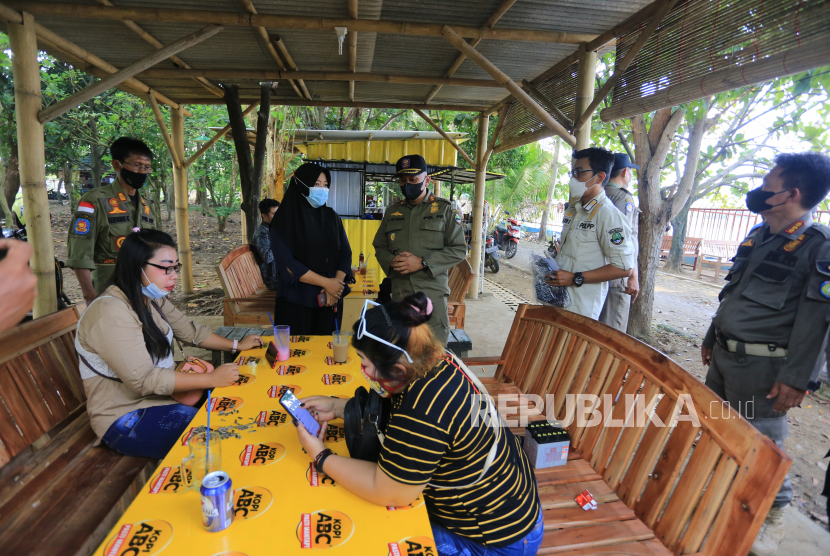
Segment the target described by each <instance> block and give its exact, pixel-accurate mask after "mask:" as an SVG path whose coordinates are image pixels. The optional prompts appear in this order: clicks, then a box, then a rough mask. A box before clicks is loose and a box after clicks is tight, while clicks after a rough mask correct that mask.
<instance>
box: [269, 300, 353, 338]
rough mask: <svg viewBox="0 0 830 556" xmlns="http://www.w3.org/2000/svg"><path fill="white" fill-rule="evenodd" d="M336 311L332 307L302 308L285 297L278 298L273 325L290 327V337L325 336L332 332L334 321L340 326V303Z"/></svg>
mask: <svg viewBox="0 0 830 556" xmlns="http://www.w3.org/2000/svg"><path fill="white" fill-rule="evenodd" d="M336 306H337V311H338V312H336V313H335V312H334V309H333V308H332V307H304V306H302V305H298V304H296V303H292V302H291V301H288V299H287V298H285V297H278V298H277V301H276V303H275V306H274V324H275V325H281V324H282V325H288V326H290V327H291V335H292V336H326V335H330V334H332V333H333V332H334V328H335V319H337V326H339V325H340V315H341V314H342V312H343V310H342V303H338V304H337V305H336Z"/></svg>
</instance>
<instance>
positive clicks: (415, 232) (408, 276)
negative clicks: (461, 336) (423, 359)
mask: <svg viewBox="0 0 830 556" xmlns="http://www.w3.org/2000/svg"><path fill="white" fill-rule="evenodd" d="M396 176H397V177H398V181H399V183H400V187H401V192H402V193H403V196H404V199H405V200H403V201H400V202H399V203H395V204H392V205H390V206H389V207H388V208H387V209H386V213H385V214H384V215H383V222H381V224H380V228H379V229H378V232H377V234H376V235H375V239H374V241H372V245H373V246H374V248H375V256H376V257H377V258H378V262H379V263H380V265H381V268H383V269H384V270H385V271H386V274H387V275H388V276H389V278H390V279H391V282H392V299H393V300H394V301H400V300H402V299H403V298H404V297H406V296H407V295H410V294H413V293H415V292H419V291H420V292H424V294H426V296H427V297H429V298H430V299H431V300H432V304H433V307H434V309H433V313H432V318H430V319H429V326H430V328H431V329H432V332H433V334H434V335H435V337H436V338H437V339H438V341H440V342H441V343H443V344H445V345H446V343H447V339H448V337H449V332H450V321H449V316H448V315H447V296H448V295H449V293H450V287H449V269H451V268H452V267H454V266H455V265H457V264H458V263H460V262H461V261H462V260H463V259H464V257H465V256H466V255H467V244H466V242H465V241H464V231H463V229H462V228H461V219H460V217H458V215H457V213H455V212H454V211H453V210H452V206H451V205H450V202H449V201H447V200H446V199H442V198H440V197H436V196H435V195H432V194H430V191H429V189H428V187H429V183H430V179H431V178H430V177H429V176H427V164H426V161H425V160H424V159H423V157H421V156H420V155H407V156H405V157H403V158H401V159H400V160H398V162H397V164H396Z"/></svg>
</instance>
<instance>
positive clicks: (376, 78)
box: [141, 68, 501, 89]
mask: <svg viewBox="0 0 830 556" xmlns="http://www.w3.org/2000/svg"><path fill="white" fill-rule="evenodd" d="M194 76H198V77H208V78H211V79H250V80H253V81H277V80H282V79H296V80H300V79H308V80H309V81H372V82H376V83H407V84H413V85H436V84H440V85H451V86H458V87H491V88H496V89H498V88H501V85H499V84H498V83H497V82H496V81H493V80H492V79H467V78H459V77H423V76H419V75H390V74H380V73H363V72H360V73H349V72H323V71H319V72H318V71H272V70H240V69H233V68H226V69H222V68H213V69H178V68H158V69H149V70H147V71H145V72H143V73H142V74H141V77H143V78H145V79H182V78H188V77H194Z"/></svg>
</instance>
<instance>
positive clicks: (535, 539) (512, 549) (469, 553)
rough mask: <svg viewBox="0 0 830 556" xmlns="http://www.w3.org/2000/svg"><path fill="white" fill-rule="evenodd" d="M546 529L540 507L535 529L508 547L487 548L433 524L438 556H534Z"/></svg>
mask: <svg viewBox="0 0 830 556" xmlns="http://www.w3.org/2000/svg"><path fill="white" fill-rule="evenodd" d="M544 528H545V522H544V520H543V519H542V509H541V507H540V508H539V519H537V520H536V525H535V526H534V527H533V529H532V530H531V531H530V532H529V533H528V534H527V535H525V536H524V538H521V539H519V540H517V541H516V542H514V543H513V544H508V545H507V546H485V545H483V544H479V543H477V542H475V541H472V540H470V539H468V538H466V537H462V536H461V535H459V534H457V533H453V532H452V531H450V530H449V529H447V528H446V527H442V526H441V525H437V524H435V523H432V537H433V540H435V547H436V548H437V549H438V556H534V555H535V554H536V552H537V551H538V550H539V546H540V545H541V544H542V534H543V533H544Z"/></svg>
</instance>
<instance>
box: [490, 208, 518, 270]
mask: <svg viewBox="0 0 830 556" xmlns="http://www.w3.org/2000/svg"><path fill="white" fill-rule="evenodd" d="M504 213H505V214H506V215H507V217H508V218H507V227H506V228H505V227H504V226H496V231H495V234H494V236H495V243H496V246H497V247H498V248H499V249H501V250H502V251H504V256H505V257H507V258H508V259H512V258H513V257H515V256H516V251H518V250H519V239H520V238H521V230H522V229H521V227H520V226H519V222H518V221H517V220H516V219H515V218H512V217H511V216H510V213H509V212H508V211H504Z"/></svg>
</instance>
